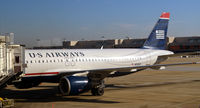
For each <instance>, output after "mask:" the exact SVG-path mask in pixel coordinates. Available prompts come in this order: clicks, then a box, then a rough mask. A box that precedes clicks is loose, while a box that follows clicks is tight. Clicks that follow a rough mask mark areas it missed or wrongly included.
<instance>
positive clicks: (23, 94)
mask: <svg viewBox="0 0 200 108" xmlns="http://www.w3.org/2000/svg"><path fill="white" fill-rule="evenodd" d="M57 93H58V89H57V87H55V86H53V87H50V86H49V87H48V88H47V89H46V88H45V89H36V90H24V91H22V90H11V89H3V90H1V94H0V97H3V98H9V99H15V101H16V102H36V103H37V102H87V103H104V104H114V103H120V102H117V101H107V100H101V99H96V98H90V99H88V98H84V97H86V96H87V97H88V96H91V95H80V96H59V95H58V94H57Z"/></svg>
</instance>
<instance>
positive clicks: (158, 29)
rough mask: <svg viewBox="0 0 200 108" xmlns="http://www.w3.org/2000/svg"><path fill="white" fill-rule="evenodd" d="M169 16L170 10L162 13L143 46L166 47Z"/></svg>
mask: <svg viewBox="0 0 200 108" xmlns="http://www.w3.org/2000/svg"><path fill="white" fill-rule="evenodd" d="M169 16H170V13H169V12H163V13H162V15H161V16H160V18H159V20H158V22H157V23H156V25H155V26H154V28H153V30H152V32H151V33H150V35H149V37H148V39H147V40H146V41H145V43H144V45H143V48H152V49H166V42H167V40H166V39H167V28H168V21H169Z"/></svg>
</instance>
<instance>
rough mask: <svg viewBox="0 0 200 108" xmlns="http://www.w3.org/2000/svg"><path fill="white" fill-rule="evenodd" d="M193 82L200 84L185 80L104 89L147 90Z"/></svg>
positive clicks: (114, 86) (112, 86)
mask: <svg viewBox="0 0 200 108" xmlns="http://www.w3.org/2000/svg"><path fill="white" fill-rule="evenodd" d="M193 82H200V80H196V79H195V80H185V81H174V82H173V81H171V82H160V83H147V84H138V85H133V86H130V85H114V84H107V85H106V88H109V89H108V90H107V91H109V90H121V89H139V88H148V87H159V86H166V85H173V84H185V83H193Z"/></svg>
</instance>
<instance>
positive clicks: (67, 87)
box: [59, 76, 91, 95]
mask: <svg viewBox="0 0 200 108" xmlns="http://www.w3.org/2000/svg"><path fill="white" fill-rule="evenodd" d="M90 85H91V84H90V83H89V80H88V78H87V77H82V76H68V77H67V76H64V77H63V78H61V80H60V84H59V90H60V92H61V94H62V95H78V94H81V93H83V92H87V91H88V90H90V89H91V87H90Z"/></svg>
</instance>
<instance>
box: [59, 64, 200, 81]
mask: <svg viewBox="0 0 200 108" xmlns="http://www.w3.org/2000/svg"><path fill="white" fill-rule="evenodd" d="M190 64H200V62H185V63H172V64H154V65H143V66H129V67H119V68H105V69H92V70H83V71H74V72H70V73H68V72H66V73H65V72H62V73H60V75H62V76H64V75H65V76H71V75H75V74H82V73H86V74H88V75H89V76H92V78H96V77H98V78H99V79H104V78H105V77H107V76H109V75H110V73H112V72H130V73H131V70H133V69H138V70H143V69H146V68H156V67H158V68H159V67H161V66H165V67H167V66H178V65H190ZM132 73H135V72H134V71H133V72H132Z"/></svg>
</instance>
